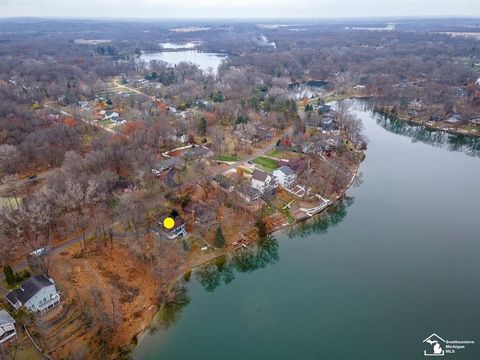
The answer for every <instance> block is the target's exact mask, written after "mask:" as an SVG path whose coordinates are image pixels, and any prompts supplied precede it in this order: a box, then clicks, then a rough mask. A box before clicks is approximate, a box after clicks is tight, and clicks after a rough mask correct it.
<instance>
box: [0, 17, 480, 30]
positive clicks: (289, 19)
mask: <svg viewBox="0 0 480 360" xmlns="http://www.w3.org/2000/svg"><path fill="white" fill-rule="evenodd" d="M435 19H445V20H464V19H465V20H475V19H478V20H479V21H480V15H476V16H467V15H458V16H455V15H433V16H432V15H412V16H410V15H405V16H382V15H378V16H348V17H345V16H343V17H340V16H339V17H335V16H330V17H211V18H209V17H120V16H119V17H100V16H98V17H96V16H1V15H0V20H124V21H137V20H140V21H149V20H150V21H155V20H169V21H187V20H188V21H215V22H221V21H227V20H228V21H246V22H252V21H266V22H278V21H286V22H294V21H319V20H322V21H323V20H366V21H368V20H435ZM478 27H479V29H480V23H479V24H478Z"/></svg>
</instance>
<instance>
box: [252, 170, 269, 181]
mask: <svg viewBox="0 0 480 360" xmlns="http://www.w3.org/2000/svg"><path fill="white" fill-rule="evenodd" d="M269 175H270V174H269V173H266V172H265V171H262V170H258V169H255V170H253V174H252V179H253V180H258V181H265V180H267V178H268V176H269Z"/></svg>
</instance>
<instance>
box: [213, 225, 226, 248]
mask: <svg viewBox="0 0 480 360" xmlns="http://www.w3.org/2000/svg"><path fill="white" fill-rule="evenodd" d="M214 245H215V247H217V248H221V247H224V246H225V237H224V236H223V232H222V228H221V227H220V226H219V227H218V228H217V232H216V233H215V241H214Z"/></svg>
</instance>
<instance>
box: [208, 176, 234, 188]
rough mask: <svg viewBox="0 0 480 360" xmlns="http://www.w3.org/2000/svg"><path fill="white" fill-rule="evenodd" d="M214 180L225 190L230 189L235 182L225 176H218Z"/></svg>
mask: <svg viewBox="0 0 480 360" xmlns="http://www.w3.org/2000/svg"><path fill="white" fill-rule="evenodd" d="M213 180H215V181H216V182H217V184H218V185H219V186H220V187H222V188H224V189H228V188H230V186H233V181H232V180H231V179H230V178H228V177H226V176H225V175H216V176H215V177H214V178H213Z"/></svg>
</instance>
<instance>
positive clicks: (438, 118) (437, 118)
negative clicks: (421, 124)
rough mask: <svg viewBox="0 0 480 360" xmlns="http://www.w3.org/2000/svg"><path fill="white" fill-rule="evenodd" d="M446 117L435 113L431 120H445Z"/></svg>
mask: <svg viewBox="0 0 480 360" xmlns="http://www.w3.org/2000/svg"><path fill="white" fill-rule="evenodd" d="M444 119H445V118H444V117H443V116H442V115H438V114H433V115H431V116H430V120H432V121H443V120H444Z"/></svg>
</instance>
